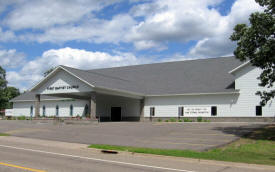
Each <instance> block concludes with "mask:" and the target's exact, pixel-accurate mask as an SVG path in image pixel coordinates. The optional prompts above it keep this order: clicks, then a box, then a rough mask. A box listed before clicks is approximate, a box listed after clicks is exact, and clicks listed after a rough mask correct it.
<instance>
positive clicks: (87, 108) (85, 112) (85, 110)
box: [84, 104, 89, 117]
mask: <svg viewBox="0 0 275 172" xmlns="http://www.w3.org/2000/svg"><path fill="white" fill-rule="evenodd" d="M88 113H89V106H88V105H87V104H86V105H85V108H84V116H85V117H88Z"/></svg>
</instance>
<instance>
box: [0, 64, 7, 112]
mask: <svg viewBox="0 0 275 172" xmlns="http://www.w3.org/2000/svg"><path fill="white" fill-rule="evenodd" d="M6 87H7V80H6V71H5V70H4V69H3V68H2V67H1V66H0V110H1V109H4V108H5V105H6V101H7V100H6V97H5V93H4V90H5V88H6Z"/></svg>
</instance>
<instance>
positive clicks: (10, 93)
mask: <svg viewBox="0 0 275 172" xmlns="http://www.w3.org/2000/svg"><path fill="white" fill-rule="evenodd" d="M7 83H8V82H7V80H6V71H5V69H3V68H2V67H1V66H0V110H1V109H7V108H11V107H12V104H11V103H10V102H9V101H10V100H11V99H12V98H14V97H16V96H18V95H19V94H20V92H19V90H18V89H17V88H14V87H8V86H7Z"/></svg>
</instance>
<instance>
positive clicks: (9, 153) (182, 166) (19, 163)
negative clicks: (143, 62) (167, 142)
mask: <svg viewBox="0 0 275 172" xmlns="http://www.w3.org/2000/svg"><path fill="white" fill-rule="evenodd" d="M86 146H87V145H84V144H74V143H66V142H57V141H47V140H37V139H28V138H19V137H12V136H11V137H0V171H1V172H17V171H18V172H19V171H33V172H45V171H48V172H56V171H58V172H60V171H64V172H75V171H77V172H86V171H87V172H88V171H89V172H90V171H93V172H106V171H112V172H122V171H123V172H124V171H133V172H137V171H143V172H149V171H150V172H151V171H155V172H156V171H160V172H162V171H166V172H169V171H181V172H191V171H192V172H236V171H242V172H272V170H273V172H274V171H275V170H274V168H273V167H270V166H262V165H248V164H240V163H229V162H218V161H207V160H200V161H199V160H194V159H187V158H175V157H165V156H155V155H143V154H131V153H119V154H116V155H109V154H102V153H100V151H99V150H95V149H88V148H86Z"/></svg>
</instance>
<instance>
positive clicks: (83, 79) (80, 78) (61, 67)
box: [60, 66, 95, 88]
mask: <svg viewBox="0 0 275 172" xmlns="http://www.w3.org/2000/svg"><path fill="white" fill-rule="evenodd" d="M60 68H61V69H63V70H64V71H66V72H68V73H69V74H71V75H72V76H74V77H76V78H77V79H79V80H80V81H82V82H84V83H86V84H87V85H89V86H91V87H93V88H94V87H95V86H94V85H92V84H90V83H89V82H87V81H85V80H84V79H82V78H80V77H78V76H76V75H75V74H74V73H72V72H70V71H68V70H67V69H65V68H63V67H62V66H60Z"/></svg>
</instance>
